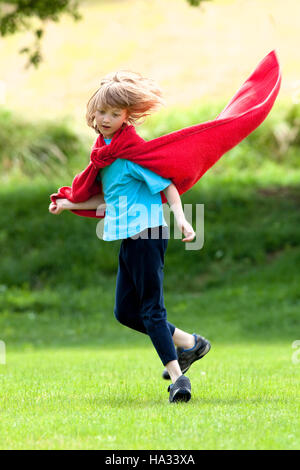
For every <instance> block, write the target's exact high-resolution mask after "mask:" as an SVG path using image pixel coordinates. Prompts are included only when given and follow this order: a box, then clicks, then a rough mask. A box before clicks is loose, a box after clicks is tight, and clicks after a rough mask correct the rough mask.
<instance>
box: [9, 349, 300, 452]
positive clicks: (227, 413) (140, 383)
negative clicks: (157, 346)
mask: <svg viewBox="0 0 300 470" xmlns="http://www.w3.org/2000/svg"><path fill="white" fill-rule="evenodd" d="M141 358H143V359H141ZM2 369H3V366H2ZM160 372H161V365H160V363H159V360H158V359H157V358H156V357H155V354H154V352H153V350H152V349H151V348H150V347H149V346H144V347H136V348H134V347H130V346H129V345H127V346H126V348H125V347H124V348H120V347H116V346H114V347H111V346H109V345H107V347H105V348H97V349H94V348H89V347H85V348H71V347H65V348H59V349H47V348H46V349H43V350H41V351H39V352H36V351H32V352H22V353H20V352H8V359H7V365H6V366H5V370H3V372H2V373H1V376H0V383H1V405H0V407H1V424H0V426H1V448H5V449H296V448H297V446H298V445H299V438H300V435H299V423H298V416H299V403H298V402H297V400H296V397H297V390H299V388H298V387H299V378H298V380H297V379H296V377H295V366H294V365H293V364H292V363H291V347H290V344H288V343H284V342H282V343H281V344H280V345H278V344H272V343H268V344H256V343H251V344H245V343H242V344H234V345H230V344H222V343H218V342H217V341H216V342H215V343H214V342H213V347H212V350H211V352H210V354H209V356H207V358H205V359H203V360H202V361H201V362H199V363H196V364H194V366H193V368H192V369H191V370H190V372H189V373H188V375H189V377H190V379H191V381H192V384H193V399H192V400H191V401H190V402H189V403H188V404H182V403H181V404H175V405H173V404H172V405H171V404H169V403H168V393H167V390H166V387H167V385H168V384H167V382H164V381H163V379H161V378H160Z"/></svg>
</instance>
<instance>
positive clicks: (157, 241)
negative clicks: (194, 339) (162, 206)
mask: <svg viewBox="0 0 300 470" xmlns="http://www.w3.org/2000/svg"><path fill="white" fill-rule="evenodd" d="M168 233H169V232H168V227H163V226H159V227H155V228H153V229H151V228H148V229H146V230H143V232H140V234H139V235H142V237H141V236H140V237H138V238H135V237H136V236H134V237H130V238H125V239H123V240H122V243H121V246H120V252H119V267H118V273H117V281H116V298H115V307H114V315H115V317H116V319H117V320H118V321H119V322H120V323H122V324H123V325H125V326H128V327H129V328H132V329H134V330H137V331H140V332H141V333H145V334H147V335H149V336H150V338H151V341H152V343H153V345H154V347H155V349H156V351H157V353H158V355H159V357H160V359H161V361H162V363H163V365H166V364H167V363H168V362H170V361H173V360H175V359H177V354H176V350H175V346H174V342H173V339H172V336H173V334H174V331H175V326H174V325H172V324H171V323H169V322H168V321H167V312H166V308H165V305H164V295H163V278H164V271H163V267H164V255H165V252H166V249H167V246H168ZM143 237H144V238H143ZM145 237H148V238H145ZM154 237H155V238H154Z"/></svg>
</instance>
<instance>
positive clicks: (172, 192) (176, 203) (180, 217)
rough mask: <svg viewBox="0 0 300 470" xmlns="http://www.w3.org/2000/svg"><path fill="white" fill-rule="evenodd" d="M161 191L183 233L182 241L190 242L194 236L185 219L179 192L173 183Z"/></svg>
mask: <svg viewBox="0 0 300 470" xmlns="http://www.w3.org/2000/svg"><path fill="white" fill-rule="evenodd" d="M163 191H164V193H165V195H166V198H167V201H168V203H169V205H170V208H171V210H172V211H173V213H174V217H175V219H176V223H177V225H178V227H179V229H180V230H181V231H182V232H183V233H184V235H185V237H186V238H184V239H183V240H182V241H183V242H191V241H192V240H193V239H194V238H195V236H196V234H195V232H194V229H193V227H192V226H191V224H189V222H188V221H187V220H186V218H185V215H184V212H183V208H182V203H181V199H180V195H179V192H178V191H177V188H176V186H175V185H174V184H173V183H171V184H169V186H167V187H166V188H165V189H164V190H163Z"/></svg>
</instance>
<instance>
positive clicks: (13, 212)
mask: <svg viewBox="0 0 300 470" xmlns="http://www.w3.org/2000/svg"><path fill="white" fill-rule="evenodd" d="M78 10H79V13H80V14H81V19H80V20H78V21H75V20H74V19H73V18H72V17H71V16H70V15H68V14H66V13H63V14H62V15H61V16H60V17H59V21H58V22H53V21H50V20H48V21H46V22H45V24H44V34H43V36H42V40H41V50H40V52H41V56H42V60H41V61H40V63H39V64H38V66H37V67H34V66H28V57H26V55H25V54H20V53H19V50H20V49H22V48H24V47H26V46H28V45H30V44H31V43H32V31H33V30H34V29H36V28H38V25H39V22H38V20H37V19H36V18H33V20H32V23H31V24H32V26H31V30H28V31H23V32H16V33H15V34H12V35H7V36H3V37H2V38H1V42H0V47H1V57H0V62H1V76H0V78H1V87H0V99H1V105H0V123H1V125H0V164H1V176H0V178H1V182H2V185H1V190H0V197H1V207H2V210H1V218H2V223H1V232H0V234H1V236H0V243H1V271H0V283H1V299H2V302H3V305H2V317H1V318H2V320H1V321H3V324H2V330H1V331H2V335H3V336H4V337H6V338H7V339H9V341H11V342H16V343H18V341H20V338H19V339H18V338H17V337H18V335H19V333H18V331H17V330H16V329H15V326H14V325H16V324H18V325H20V323H19V315H18V312H21V313H24V314H27V313H28V314H30V315H31V317H32V318H34V319H36V321H37V322H38V321H39V319H40V318H42V317H41V314H43V315H46V314H49V315H50V317H49V318H52V317H51V315H54V314H58V315H63V316H64V318H65V321H66V322H67V323H68V321H71V322H72V315H76V313H77V314H78V315H79V317H80V318H81V316H82V315H83V316H84V317H85V318H86V315H89V318H90V321H91V322H90V326H88V323H85V322H83V323H82V325H81V323H76V328H75V327H74V330H73V329H72V328H71V329H70V330H71V331H73V336H72V334H71V333H70V338H69V340H70V341H71V342H75V343H77V342H78V341H79V342H81V341H88V342H89V341H92V342H93V341H96V343H97V344H98V342H101V341H105V338H106V336H105V335H104V334H103V328H105V329H107V330H108V332H107V334H108V335H109V332H113V331H114V328H116V327H118V326H116V325H115V321H114V319H113V316H112V310H113V301H114V298H113V297H114V284H115V277H116V271H117V265H118V264H117V263H118V259H117V254H118V250H119V245H120V241H116V242H112V243H110V244H109V245H107V244H106V243H105V242H103V241H101V240H100V239H98V238H97V236H96V233H95V232H96V221H95V220H93V219H86V218H81V217H78V216H76V215H74V214H72V213H70V212H67V211H66V212H65V213H63V214H62V215H60V216H56V217H55V216H53V215H51V214H49V213H48V205H49V202H50V199H49V195H50V194H51V193H52V192H56V190H57V189H58V187H59V186H63V185H70V184H71V182H72V179H73V177H74V175H75V174H76V173H78V172H79V171H81V170H82V169H83V168H85V166H86V164H87V162H88V161H89V152H90V146H91V144H92V142H93V141H94V139H95V138H96V134H95V133H94V131H93V130H92V129H90V128H88V127H87V125H86V123H85V110H86V103H87V101H88V99H89V98H90V96H91V95H92V94H93V93H94V91H95V90H96V89H97V88H98V86H99V81H100V78H101V77H102V76H103V75H105V74H106V73H108V72H110V71H112V70H117V69H119V68H126V69H131V70H137V71H139V72H141V73H142V74H145V75H146V76H150V77H152V78H154V79H156V80H157V81H158V83H159V84H160V85H161V87H162V88H163V90H164V96H165V98H166V102H167V105H166V106H165V108H164V109H162V110H160V111H159V112H157V113H156V114H154V115H153V116H151V117H150V118H149V119H148V120H147V121H146V122H145V123H144V124H143V125H142V126H140V127H138V129H137V130H138V132H139V133H140V134H141V135H142V136H143V137H144V138H146V139H149V138H154V137H156V136H158V135H161V134H165V133H168V132H171V131H173V130H176V129H179V128H182V127H187V126H189V125H192V124H195V123H198V122H203V121H206V120H209V119H212V118H214V117H216V115H217V114H218V113H219V112H220V111H221V110H222V109H223V107H224V106H225V105H226V103H227V102H228V101H229V100H230V99H231V97H232V96H233V94H234V93H235V92H236V91H237V89H238V88H239V87H240V86H241V84H242V83H243V82H244V80H245V79H246V78H247V77H248V76H249V75H250V73H252V71H253V70H254V68H255V67H256V65H257V64H258V62H259V61H260V60H261V59H262V58H263V57H264V56H265V55H266V54H267V53H268V52H270V51H271V50H272V49H276V51H277V54H278V57H279V60H280V64H281V67H282V74H283V80H282V87H281V91H280V93H279V97H278V98H277V101H276V102H275V106H274V108H273V109H272V111H271V113H270V115H269V116H268V118H267V119H266V121H265V122H264V123H263V124H262V125H261V126H260V127H259V128H258V129H257V130H256V131H255V132H254V133H252V134H251V135H250V136H249V137H248V138H247V139H245V140H244V141H243V142H242V143H241V144H240V145H239V146H237V147H236V148H234V149H232V151H230V152H229V153H228V154H226V155H225V156H223V157H222V158H221V160H220V161H219V162H218V163H217V164H216V165H215V166H214V167H213V168H212V169H211V170H209V171H208V172H207V173H206V174H205V175H204V176H203V178H202V179H201V180H200V181H199V182H198V183H197V184H196V185H195V186H194V187H193V188H192V189H191V190H190V191H188V192H187V193H185V194H184V195H183V196H182V201H183V204H184V203H194V204H196V203H203V204H204V205H205V244H204V247H203V249H202V250H198V251H192V252H191V251H190V252H187V251H186V250H185V249H184V246H182V245H181V244H180V240H170V243H169V249H168V257H167V262H166V279H165V287H166V296H167V299H168V296H169V295H171V294H173V292H172V291H173V289H174V285H176V295H178V296H179V300H176V301H175V300H174V299H175V298H176V296H175V297H174V296H173V295H172V296H171V297H170V298H169V299H168V300H169V308H170V315H171V317H172V318H173V321H174V322H176V320H177V319H179V322H180V321H181V320H180V318H181V315H182V313H183V312H185V311H186V310H187V309H188V310H191V309H190V308H188V304H189V303H190V302H192V303H193V305H194V308H192V310H199V308H200V307H199V306H200V305H201V306H203V305H202V303H203V302H204V303H205V302H206V301H205V299H206V296H208V297H207V299H209V304H210V305H209V310H208V311H206V310H205V309H203V308H200V310H201V311H202V312H203V313H202V314H201V319H200V318H198V317H197V322H198V321H199V324H201V325H202V328H204V329H206V330H207V333H209V334H210V335H217V334H218V333H217V332H219V335H220V336H219V339H220V338H225V337H226V335H225V337H224V331H225V330H226V328H227V327H228V328H229V329H231V328H232V325H231V322H229V323H228V322H227V320H228V319H227V317H226V314H225V310H226V309H225V310H224V307H223V303H222V295H221V296H220V302H221V305H222V308H220V307H219V306H212V304H211V303H210V301H211V298H214V299H215V293H216V292H217V293H218V295H217V298H218V296H219V295H220V288H221V287H222V286H223V288H224V289H225V288H226V289H227V288H230V289H231V288H233V287H231V286H232V285H233V284H232V283H233V282H235V283H237V286H236V289H237V292H238V295H234V296H232V305H231V306H230V312H228V315H229V318H230V319H232V318H231V316H232V315H233V316H234V322H235V324H236V328H237V332H236V335H237V338H240V334H241V335H242V337H243V335H245V338H244V339H246V338H248V336H249V335H250V337H251V335H254V336H255V337H256V338H257V337H258V336H259V334H260V333H262V332H263V330H262V329H261V325H262V323H263V324H264V325H265V326H266V325H268V327H269V328H270V330H269V331H273V330H274V331H273V333H272V334H274V336H275V337H277V336H281V335H282V334H283V331H284V325H285V327H286V334H287V335H289V334H290V332H291V331H293V328H294V322H296V318H295V315H296V311H297V310H298V309H299V305H300V295H299V292H298V289H296V287H295V292H294V293H292V292H291V289H292V286H293V285H294V284H293V283H294V282H295V283H297V282H298V281H299V279H298V276H299V273H298V268H299V265H298V264H297V260H298V261H299V257H300V252H299V233H300V226H299V200H300V193H299V175H300V164H299V163H300V162H299V146H300V137H299V127H300V111H299V107H300V105H299V102H300V75H299V67H300V66H299V64H300V52H299V47H298V45H299V39H300V37H299V36H300V35H299V29H298V23H297V22H298V18H299V14H300V4H299V2H298V1H297V0H287V1H286V2H281V1H280V0H214V1H204V2H201V3H200V5H199V6H191V5H190V3H189V2H188V1H185V0H172V1H171V0H169V1H166V2H161V1H158V0H153V1H151V2H148V1H144V0H110V1H105V0H103V1H101V2H98V1H92V0H89V1H88V0H86V1H80V2H79V5H78ZM3 11H4V10H2V16H3ZM172 226H173V222H172ZM243 276H244V278H243ZM260 276H262V277H261V278H260ZM264 276H266V279H265V278H264ZM282 276H284V277H285V279H286V277H287V276H290V277H291V279H290V281H292V282H290V281H289V282H288V283H287V282H284V283H282ZM95 278H97V281H95ZM255 278H256V280H255ZM286 280H287V279H286ZM271 281H272V282H271ZM251 283H254V284H255V289H257V295H255V296H253V292H252V288H250V284H251ZM264 284H266V285H267V288H266V286H264V288H262V285H264ZM277 284H278V285H277ZM287 284H288V287H287ZM216 286H217V287H216ZM226 286H227V287H226ZM295 286H296V284H295ZM82 289H84V290H85V291H86V294H85V295H81V290H82ZM94 289H97V291H98V292H99V294H100V293H102V294H101V295H103V296H104V299H106V300H105V301H104V303H103V302H102V303H101V306H99V304H98V302H94V300H93V301H91V299H90V297H89V296H90V295H92V296H93V293H94ZM210 289H212V291H210ZM215 289H217V290H215ZM269 290H270V291H269ZM70 291H72V292H73V291H74V293H73V294H72V296H71V297H70V295H69V293H70ZM267 291H268V292H267ZM25 292H26V294H25ZM226 292H227V291H226ZM79 293H80V295H79ZM189 293H193V295H194V297H193V300H191V298H189V297H188V298H186V295H187V294H189ZM212 293H214V294H213V295H212ZM273 294H274V295H275V297H276V296H278V295H280V296H281V297H280V298H281V301H282V302H283V305H284V309H286V311H285V312H284V314H283V312H282V311H281V312H279V311H278V310H277V304H278V299H277V301H276V299H274V296H273ZM65 295H66V296H67V297H66V298H65ZM78 295H79V298H80V301H79V299H78V298H77V296H78ZM181 296H182V297H181ZM211 296H212V297H211ZM289 296H291V297H289ZM248 297H249V298H248ZM260 297H262V298H263V299H264V300H263V302H267V303H270V305H269V307H268V309H264V311H263V313H262V312H260V313H259V319H260V320H259V325H260V327H258V326H257V328H256V327H255V323H253V322H252V321H251V316H252V313H251V311H252V310H253V309H254V311H255V312H256V313H257V305H256V304H255V302H256V300H255V299H257V301H258V302H260V300H259V299H260ZM250 299H251V302H250ZM288 299H289V300H288ZM291 299H293V300H291ZM248 300H249V302H248ZM215 301H216V302H217V300H215ZM93 302H94V303H93ZM240 302H241V303H242V305H243V307H241V305H240ZM62 303H63V304H64V309H63V311H62V309H61V305H62ZM87 304H88V305H89V306H90V307H89V308H88V309H87V307H86V306H87ZM91 305H92V307H91ZM226 308H227V307H226ZM211 309H213V312H212V311H211ZM273 309H274V311H273ZM241 310H243V314H241ZM5 312H7V314H8V317H5V316H3V314H4V313H5ZM47 312H48V313H47ZM234 312H235V313H234ZM67 313H70V315H71V317H70V318H69V317H68V315H67ZM15 315H17V316H16V317H15ZM32 315H33V316H32ZM178 315H179V317H178ZM215 315H217V316H219V315H220V318H219V322H217V326H215V327H214V328H213V330H211V329H210V325H211V321H212V317H213V318H215ZM235 315H236V317H235ZM274 315H275V317H274ZM281 316H283V317H284V322H283V324H282V321H281V320H282V317H281ZM31 317H30V318H31ZM100 317H101V318H102V317H103V318H105V319H108V320H109V322H111V324H110V323H106V325H105V326H103V324H102V325H100V323H99V321H98V319H99V318H100ZM23 318H27V317H24V316H23ZM44 318H46V317H44ZM274 318H275V323H274ZM4 319H5V321H4ZM276 319H277V320H276ZM187 321H188V322H189V321H190V322H191V324H194V321H195V318H194V317H193V316H192V317H191V318H190V320H187ZM276 321H278V322H279V323H280V329H278V326H279V324H277V323H276ZM54 325H55V323H54ZM79 325H81V326H79ZM95 325H97V327H96V328H95ZM107 325H110V326H109V327H108V326H107ZM226 325H227V326H226ZM40 326H41V325H40ZM179 326H183V325H179ZM80 328H82V329H83V331H85V332H86V334H83V331H81V330H80ZM54 330H55V327H54ZM19 331H20V335H21V337H22V338H23V340H24V341H25V339H24V337H23V333H22V329H21V330H19ZM76 332H77V333H76ZM61 334H62V337H61V339H59V338H60V334H57V332H56V333H55V335H54V336H52V333H51V327H50V329H48V328H47V329H46V332H45V334H40V333H39V330H38V329H37V330H35V331H30V333H28V335H25V336H26V341H25V342H26V343H28V344H36V343H37V344H39V343H41V344H43V343H47V342H50V343H52V342H54V343H55V342H57V341H58V342H60V341H61V340H63V341H65V334H64V332H63V330H62V332H61ZM126 334H129V335H131V334H132V332H127V331H125V332H124V338H125V342H126V338H127V337H126ZM136 338H137V340H138V339H139V336H138V335H137V337H136ZM18 344H19V343H18Z"/></svg>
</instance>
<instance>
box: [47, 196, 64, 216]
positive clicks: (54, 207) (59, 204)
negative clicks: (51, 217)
mask: <svg viewBox="0 0 300 470" xmlns="http://www.w3.org/2000/svg"><path fill="white" fill-rule="evenodd" d="M63 210H65V207H64V206H63V199H57V201H56V203H55V204H54V202H51V203H50V205H49V212H51V214H55V215H58V214H60V213H61V212H62V211H63Z"/></svg>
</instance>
